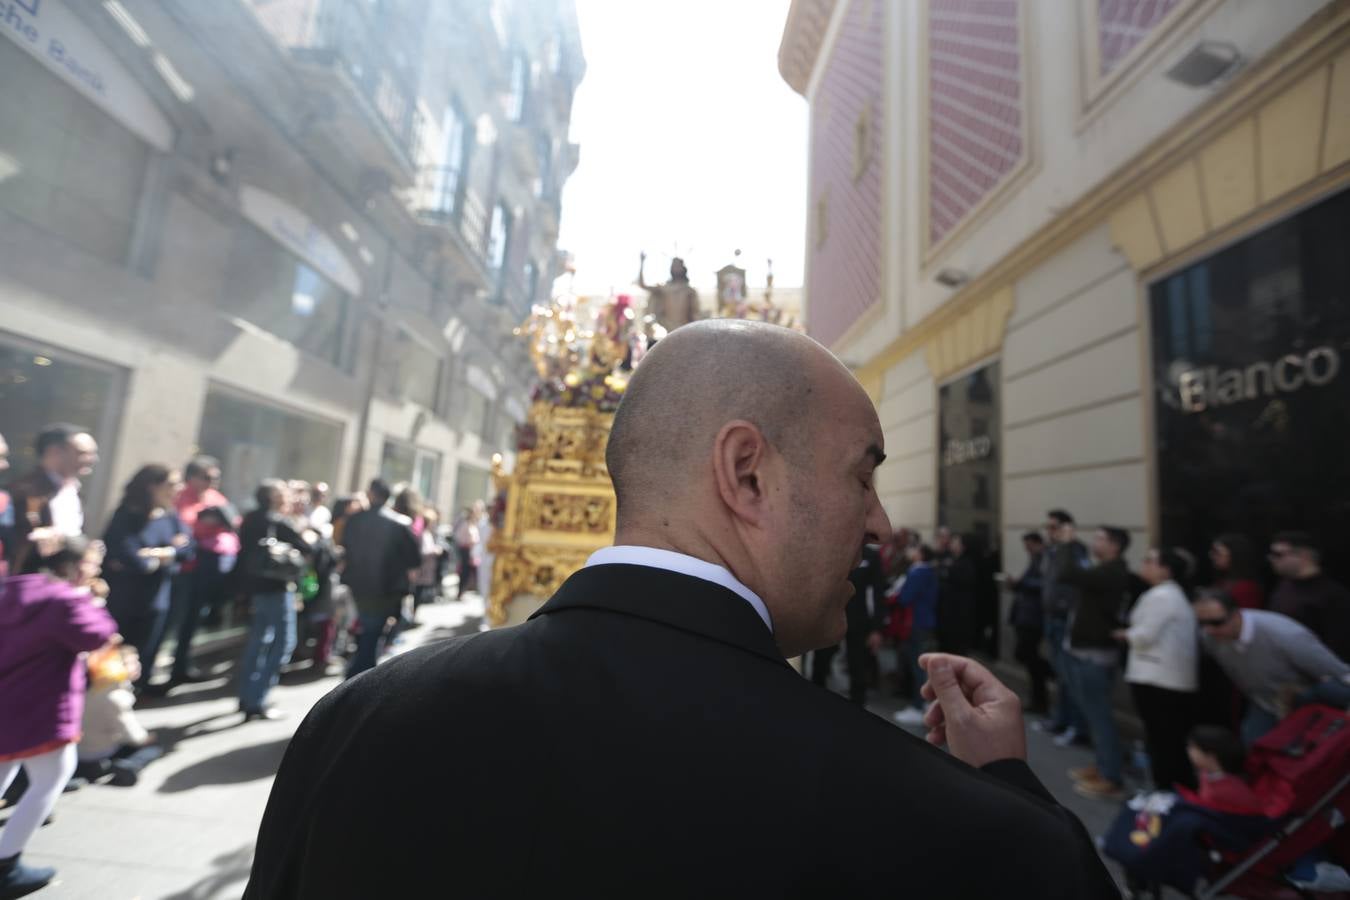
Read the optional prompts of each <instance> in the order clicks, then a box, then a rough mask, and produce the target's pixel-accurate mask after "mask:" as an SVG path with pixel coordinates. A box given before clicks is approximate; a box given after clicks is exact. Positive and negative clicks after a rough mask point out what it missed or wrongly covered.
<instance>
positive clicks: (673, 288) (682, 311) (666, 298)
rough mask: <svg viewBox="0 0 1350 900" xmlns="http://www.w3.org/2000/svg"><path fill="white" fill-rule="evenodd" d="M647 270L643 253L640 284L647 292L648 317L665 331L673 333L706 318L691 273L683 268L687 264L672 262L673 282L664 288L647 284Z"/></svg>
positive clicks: (675, 260)
mask: <svg viewBox="0 0 1350 900" xmlns="http://www.w3.org/2000/svg"><path fill="white" fill-rule="evenodd" d="M646 267H647V254H646V253H643V254H642V255H641V258H640V260H639V262H638V277H637V283H638V287H640V288H642V289H643V290H644V291H646V292H647V315H649V316H651V317H652V318H654V319H655V320H656V322H657V323H658V324H659V325H661V326H662V327H663V328H665V330H666V331H674V330H675V329H676V328H679V327H680V326H681V325H688V324H689V323H690V322H696V321H698V320H699V319H701V318H703V312H702V310H701V309H700V308H699V301H698V291H696V290H694V288H693V286H692V285H690V284H689V270H688V269H686V268H685V267H684V260H682V259H680V258H679V257H678V256H677V257H675V258H674V259H672V260H671V261H670V280H669V281H667V282H666V283H665V284H662V285H656V286H653V285H649V284H647V282H646V280H645V278H644V270H645V269H646Z"/></svg>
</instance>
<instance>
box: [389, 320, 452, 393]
mask: <svg viewBox="0 0 1350 900" xmlns="http://www.w3.org/2000/svg"><path fill="white" fill-rule="evenodd" d="M395 372H396V375H395V382H396V389H397V391H398V394H399V396H401V397H403V399H405V400H409V401H411V402H413V403H418V404H421V405H422V406H424V407H426V408H427V409H432V410H434V409H436V408H437V407H436V403H437V400H438V399H439V395H440V384H441V357H440V356H439V355H438V354H436V353H434V352H433V351H432V350H431V349H430V348H428V347H426V346H424V345H423V344H422V343H421V342H420V341H418V340H417V339H416V338H414V337H413V336H412V335H411V334H410V333H409V332H408V331H407V330H405V329H400V330H399V333H398V341H397V351H396V354H395Z"/></svg>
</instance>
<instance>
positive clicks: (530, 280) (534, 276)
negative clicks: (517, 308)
mask: <svg viewBox="0 0 1350 900" xmlns="http://www.w3.org/2000/svg"><path fill="white" fill-rule="evenodd" d="M538 296H539V266H538V264H537V263H535V261H534V260H530V261H529V262H527V263H526V264H525V305H526V306H527V307H528V306H531V305H532V304H533V303H534V302H535V298H536V297H538Z"/></svg>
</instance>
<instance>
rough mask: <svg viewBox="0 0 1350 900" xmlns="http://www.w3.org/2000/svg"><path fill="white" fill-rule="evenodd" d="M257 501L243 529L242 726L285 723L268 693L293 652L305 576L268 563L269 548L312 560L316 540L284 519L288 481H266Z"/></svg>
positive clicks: (287, 497) (259, 490)
mask: <svg viewBox="0 0 1350 900" xmlns="http://www.w3.org/2000/svg"><path fill="white" fill-rule="evenodd" d="M255 499H256V500H257V503H258V508H257V509H255V510H253V512H251V513H249V514H248V515H247V516H245V517H244V522H243V524H242V525H241V526H240V529H239V543H240V545H241V550H240V555H241V557H242V558H241V560H240V566H241V571H242V573H243V576H244V579H245V582H244V589H245V590H246V591H247V592H248V595H249V598H250V601H251V605H252V607H253V621H252V622H251V623H250V625H249V632H248V640H247V641H246V642H245V644H244V655H243V657H242V658H241V659H240V661H239V711H240V712H242V713H243V714H244V721H249V720H250V719H280V718H284V713H282V712H281V711H280V710H276V709H272V708H271V707H269V706H268V705H267V694H268V692H269V691H270V690H272V687H273V686H274V685H275V684H276V683H277V679H278V678H279V677H280V676H281V667H282V666H284V665H285V664H286V661H287V660H289V659H290V658H291V651H293V650H294V649H295V586H296V582H298V581H299V579H300V574H301V573H300V572H287V571H284V570H283V569H282V568H281V567H280V566H278V565H276V564H275V563H274V562H273V561H270V560H269V553H268V547H269V546H271V547H276V546H277V545H280V544H287V545H289V546H290V547H291V548H293V549H295V550H299V551H300V552H301V553H302V554H305V555H306V556H308V555H309V554H310V553H311V552H312V551H313V547H312V541H313V537H314V536H313V535H312V533H307V535H302V534H300V533H299V532H297V531H296V530H295V529H294V528H292V527H291V524H290V522H289V521H288V520H287V519H286V517H285V515H284V514H283V511H284V510H285V509H286V505H287V503H288V502H289V494H288V489H287V487H286V482H284V481H280V480H278V479H276V478H268V479H265V480H264V481H263V483H262V484H261V485H259V487H258V490H257V493H256V494H255Z"/></svg>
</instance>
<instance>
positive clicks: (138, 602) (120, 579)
mask: <svg viewBox="0 0 1350 900" xmlns="http://www.w3.org/2000/svg"><path fill="white" fill-rule="evenodd" d="M178 535H182V536H183V537H184V538H186V539H187V543H186V544H184V545H183V546H182V547H179V548H178V550H177V552H176V553H175V554H174V559H173V561H172V562H170V563H161V562H158V561H157V560H152V559H147V558H145V557H143V556H140V555H139V554H140V551H141V550H145V549H150V548H154V547H169V546H172V545H173V539H174V538H175V537H176V536H178ZM103 543H105V544H107V545H108V555H107V559H106V560H105V561H104V564H103V577H104V579H105V580H106V581H107V582H108V611H109V612H111V613H112V614H113V616H114V618H117V619H119V620H120V619H121V618H122V617H124V616H133V617H134V616H142V615H145V614H146V613H149V612H163V611H164V610H167V609H168V608H169V576H170V575H172V574H173V573H174V572H176V571H177V570H178V564H179V563H181V562H183V561H184V560H187V559H191V558H192V554H193V550H194V546H195V545H194V544H193V543H192V534H191V532H189V531H188V529H187V528H186V527H184V525H183V523H182V522H181V521H179V519H178V515H177V513H174V512H165V513H163V514H162V515H159V516H155V517H151V516H150V515H148V514H147V513H144V512H140V511H137V510H132V509H129V508H127V507H126V506H120V507H118V508H117V512H115V513H113V517H112V521H111V522H109V523H108V530H107V531H106V532H104V533H103Z"/></svg>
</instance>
